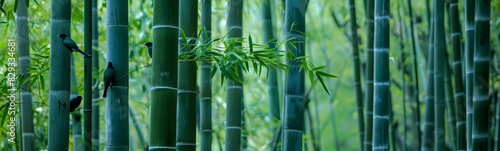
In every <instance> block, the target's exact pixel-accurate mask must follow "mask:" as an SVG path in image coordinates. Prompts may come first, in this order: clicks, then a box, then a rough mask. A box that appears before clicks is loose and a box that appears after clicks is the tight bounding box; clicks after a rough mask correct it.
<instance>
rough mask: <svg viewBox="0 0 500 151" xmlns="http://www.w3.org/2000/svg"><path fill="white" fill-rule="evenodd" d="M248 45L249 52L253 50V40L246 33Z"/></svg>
mask: <svg viewBox="0 0 500 151" xmlns="http://www.w3.org/2000/svg"><path fill="white" fill-rule="evenodd" d="M248 47H249V48H250V53H252V52H253V41H252V36H250V34H248Z"/></svg>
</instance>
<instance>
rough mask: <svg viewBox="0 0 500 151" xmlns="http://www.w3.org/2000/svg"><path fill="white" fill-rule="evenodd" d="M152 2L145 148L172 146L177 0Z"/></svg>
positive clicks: (173, 135) (174, 148) (177, 20)
mask: <svg viewBox="0 0 500 151" xmlns="http://www.w3.org/2000/svg"><path fill="white" fill-rule="evenodd" d="M153 6H154V8H153V12H154V14H153V43H154V45H153V52H154V53H153V65H152V67H153V74H152V75H153V77H152V82H151V83H152V84H151V105H150V119H151V120H150V125H149V126H150V128H149V131H150V132H149V143H150V145H149V150H150V151H153V150H176V122H175V121H176V117H177V73H178V71H177V69H178V67H177V65H178V58H177V55H178V48H177V47H172V46H178V43H179V40H178V37H179V27H178V26H179V1H178V0H163V1H154V4H153ZM165 8H168V9H165ZM164 73H169V74H164Z"/></svg>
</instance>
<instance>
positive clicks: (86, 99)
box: [83, 0, 128, 151]
mask: <svg viewBox="0 0 500 151" xmlns="http://www.w3.org/2000/svg"><path fill="white" fill-rule="evenodd" d="M84 14H85V15H84V19H83V20H84V24H85V26H84V36H83V37H84V41H83V42H84V46H85V48H84V50H85V53H87V54H92V34H93V33H92V28H93V27H92V15H93V14H92V0H85V1H84ZM95 57H97V56H95ZM83 80H84V82H83V89H84V94H83V114H84V115H83V116H84V123H83V124H84V125H83V128H84V131H83V139H84V142H85V145H84V149H85V151H91V150H92V60H91V58H85V59H84V79H83ZM127 98H128V96H127Z"/></svg>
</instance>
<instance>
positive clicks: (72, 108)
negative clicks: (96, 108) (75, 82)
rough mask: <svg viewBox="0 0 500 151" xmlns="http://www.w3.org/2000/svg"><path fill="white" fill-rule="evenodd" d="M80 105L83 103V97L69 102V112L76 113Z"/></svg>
mask: <svg viewBox="0 0 500 151" xmlns="http://www.w3.org/2000/svg"><path fill="white" fill-rule="evenodd" d="M80 103H82V96H77V97H76V98H73V99H71V101H69V112H73V111H75V109H76V108H78V106H80Z"/></svg>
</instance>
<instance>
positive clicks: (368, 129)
mask: <svg viewBox="0 0 500 151" xmlns="http://www.w3.org/2000/svg"><path fill="white" fill-rule="evenodd" d="M366 9H367V10H366V12H367V13H366V14H367V19H366V24H367V30H368V32H367V38H366V39H367V44H366V53H367V61H366V64H367V65H368V66H367V67H366V101H365V119H366V122H365V124H366V125H365V139H364V143H363V144H364V145H365V146H364V147H363V149H364V151H371V150H372V139H373V63H374V62H373V59H374V58H373V57H374V56H373V41H374V39H373V38H374V37H373V36H374V35H373V32H374V23H373V19H374V16H373V14H374V0H366Z"/></svg>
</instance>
